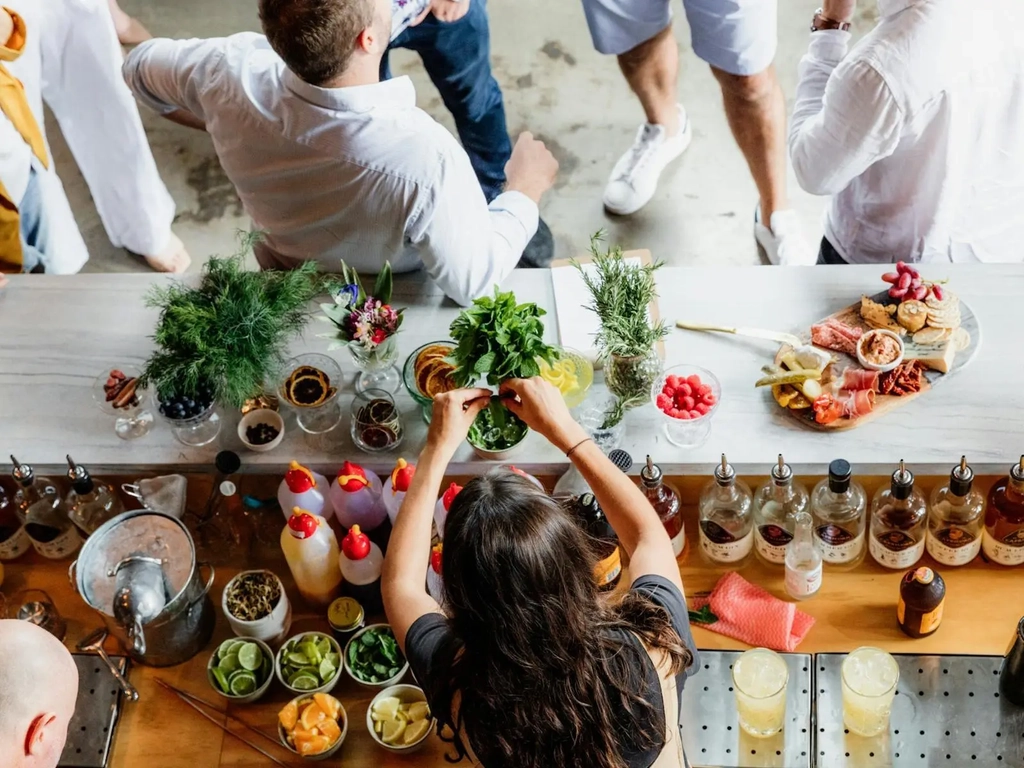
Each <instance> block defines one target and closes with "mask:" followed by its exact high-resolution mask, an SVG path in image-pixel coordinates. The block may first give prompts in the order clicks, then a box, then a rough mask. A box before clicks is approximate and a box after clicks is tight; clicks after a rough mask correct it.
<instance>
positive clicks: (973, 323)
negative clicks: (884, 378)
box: [769, 291, 981, 432]
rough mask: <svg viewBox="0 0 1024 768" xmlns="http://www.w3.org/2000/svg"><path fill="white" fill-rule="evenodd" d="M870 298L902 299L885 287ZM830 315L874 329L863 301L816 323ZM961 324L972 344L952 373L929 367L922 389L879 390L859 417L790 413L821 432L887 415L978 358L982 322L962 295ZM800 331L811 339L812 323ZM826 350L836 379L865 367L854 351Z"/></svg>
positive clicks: (960, 354) (906, 338)
mask: <svg viewBox="0 0 1024 768" xmlns="http://www.w3.org/2000/svg"><path fill="white" fill-rule="evenodd" d="M870 298H871V299H872V300H874V301H877V302H878V303H879V304H885V305H890V304H897V303H898V302H896V301H894V300H893V299H891V298H890V297H889V294H888V292H886V291H882V292H881V293H879V294H877V295H875V296H871V297H870ZM830 318H835V319H836V320H839V321H840V322H843V323H845V324H846V325H849V326H851V327H856V328H860V329H861V330H863V331H865V332H867V331H869V330H871V326H869V325H868V324H867V323H866V322H865V321H864V319H863V318H862V317H861V316H860V301H858V302H857V303H856V304H851V305H850V306H849V307H846V308H845V309H842V310H840V311H839V312H836V313H834V314H832V315H829V317H825V318H822V319H821V320H819V321H817V322H815V323H813V324H814V325H817V324H818V323H823V322H825V321H826V320H828V319H830ZM960 325H961V327H962V328H963V329H964V330H965V331H967V332H968V333H969V334H970V335H971V345H970V346H969V347H968V348H967V349H965V350H963V351H961V352H957V353H956V358H955V359H954V360H953V364H952V365H951V366H950V368H949V373H939V372H938V371H933V370H931V369H930V368H929V369H927V370H925V372H924V376H923V377H922V381H921V391H920V392H915V393H913V394H909V395H902V396H896V395H880V394H877V393H876V396H875V407H874V408H873V409H872V410H871V413H867V414H865V415H863V416H858V417H857V418H853V419H847V418H840V419H836V420H835V421H833V422H832V423H831V424H819V423H818V422H816V421H815V420H814V410H813V409H812V408H805V409H803V410H799V411H794V410H791V409H789V408H786V409H784V410H785V411H786V413H787V414H789V416H790V418H792V419H794V420H795V421H798V422H800V423H801V424H803V425H805V426H808V427H810V428H812V429H816V430H818V431H820V432H842V431H844V430H847V429H854V428H856V427H859V426H861V425H862V424H867V423H868V422H869V421H874V420H875V419H877V418H878V417H879V416H884V415H885V414H887V413H889V412H891V411H894V410H896V409H897V408H902V407H903V406H905V405H906V404H907V403H909V402H912V401H913V400H914V399H916V398H918V397H920V396H921V395H924V394H926V393H927V392H928V391H929V390H930V389H931V388H932V387H933V386H935V385H936V384H938V383H939V382H940V381H944V380H945V379H948V378H949V377H950V376H952V375H953V374H954V373H956V372H957V371H959V370H960V369H962V368H963V367H964V366H966V365H967V364H968V363H970V362H971V360H973V359H974V356H975V355H976V354H977V353H978V348H979V347H980V346H981V326H980V325H979V324H978V318H977V317H976V316H975V314H974V312H973V311H971V308H970V307H969V306H967V304H965V303H964V301H963V300H962V299H961V300H960ZM797 335H798V336H800V337H801V338H802V339H804V340H805V341H806V342H807V343H810V337H811V331H810V327H808V328H807V329H806V330H805V331H803V332H802V333H798V334H797ZM903 341H904V344H905V345H906V346H907V347H908V348H909V347H911V346H913V345H914V342H913V341H912V340H911V339H910V334H908V335H906V336H904V337H903ZM944 344H945V343H943V344H940V345H938V346H936V347H935V348H936V349H939V350H941V349H942V348H943V346H944ZM917 346H920V345H917ZM926 348H927V347H926ZM826 351H827V352H830V353H831V354H832V357H833V359H834V362H833V363H832V380H833V381H835V380H841V379H842V378H843V371H845V370H846V369H847V368H861V367H862V366H861V364H860V362H859V361H858V360H857V358H856V357H851V356H850V355H847V354H844V353H843V352H837V351H836V350H833V349H829V350H826ZM825 390H826V391H828V387H827V386H826V387H825ZM769 398H770V399H771V402H772V404H773V405H774V406H775V407H776V408H778V407H779V404H778V403H776V402H775V399H774V398H772V397H771V393H769Z"/></svg>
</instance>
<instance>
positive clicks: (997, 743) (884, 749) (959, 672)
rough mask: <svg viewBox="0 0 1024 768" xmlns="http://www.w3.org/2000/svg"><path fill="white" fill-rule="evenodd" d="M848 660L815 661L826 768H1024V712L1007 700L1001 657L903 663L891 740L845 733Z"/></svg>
mask: <svg viewBox="0 0 1024 768" xmlns="http://www.w3.org/2000/svg"><path fill="white" fill-rule="evenodd" d="M844 658H846V656H845V655H844V654H832V653H823V654H818V655H817V656H816V657H815V664H816V665H817V668H816V685H817V688H816V689H815V694H816V696H815V705H816V713H815V714H816V720H817V723H816V732H815V734H814V735H815V741H816V744H815V750H816V751H815V758H816V759H815V762H816V765H817V766H818V768H965V767H966V766H969V767H970V768H1021V767H1022V766H1024V708H1020V707H1015V706H1014V705H1012V704H1010V703H1009V702H1007V701H1004V700H1003V699H1001V698H1000V696H999V667H1000V664H1001V663H1002V657H1000V656H910V655H896V656H895V657H894V658H895V659H896V662H897V663H898V664H899V667H900V682H899V685H898V686H897V689H896V690H897V693H896V698H895V700H894V701H893V708H892V720H891V722H890V725H889V732H888V733H886V734H883V735H881V736H879V737H877V738H873V739H866V738H863V737H860V736H856V735H854V734H850V733H847V732H846V729H845V728H844V727H843V701H842V700H843V694H842V685H841V683H840V675H841V672H840V667H841V665H842V663H843V659H844Z"/></svg>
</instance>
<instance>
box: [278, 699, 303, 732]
mask: <svg viewBox="0 0 1024 768" xmlns="http://www.w3.org/2000/svg"><path fill="white" fill-rule="evenodd" d="M277 720H278V722H280V723H281V727H282V728H284V729H285V730H286V731H291V730H293V729H294V728H295V724H296V723H298V722H299V705H298V704H296V703H295V702H294V701H289V702H288V703H287V704H285V705H284V709H282V710H281V711H280V712H278V713H277Z"/></svg>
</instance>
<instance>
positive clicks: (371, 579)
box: [338, 525, 384, 613]
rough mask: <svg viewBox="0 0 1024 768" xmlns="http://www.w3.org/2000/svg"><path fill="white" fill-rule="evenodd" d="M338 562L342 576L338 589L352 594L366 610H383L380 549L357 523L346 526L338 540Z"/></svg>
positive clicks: (382, 555) (382, 557)
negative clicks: (342, 535)
mask: <svg viewBox="0 0 1024 768" xmlns="http://www.w3.org/2000/svg"><path fill="white" fill-rule="evenodd" d="M338 563H339V564H340V565H341V575H342V577H343V578H344V580H345V583H344V584H342V587H341V591H342V593H343V594H345V595H348V596H349V597H353V598H355V599H356V600H357V601H359V602H360V603H361V604H362V605H363V607H364V608H365V609H366V610H367V611H368V612H369V613H376V612H378V611H381V610H383V608H384V603H383V601H382V600H381V596H380V573H381V570H383V568H384V553H382V552H381V551H380V547H378V546H377V545H376V544H374V543H373V542H372V541H370V537H369V536H367V535H366V534H365V533H363V532H362V531H361V530H360V528H359V526H358V525H353V526H352V527H351V528H349V529H348V533H347V534H345V538H343V539H342V540H341V557H340V559H339V560H338Z"/></svg>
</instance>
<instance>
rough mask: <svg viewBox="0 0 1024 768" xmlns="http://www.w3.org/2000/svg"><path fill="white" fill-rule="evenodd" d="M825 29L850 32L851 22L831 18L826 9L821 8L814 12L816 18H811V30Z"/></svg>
mask: <svg viewBox="0 0 1024 768" xmlns="http://www.w3.org/2000/svg"><path fill="white" fill-rule="evenodd" d="M823 29H838V30H839V31H840V32H848V31H849V29H850V22H848V21H836V20H835V19H830V18H829V17H828V16H826V15H825V11H824V9H823V8H819V9H818V10H816V11H815V12H814V18H813V19H812V20H811V32H820V31H821V30H823Z"/></svg>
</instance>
